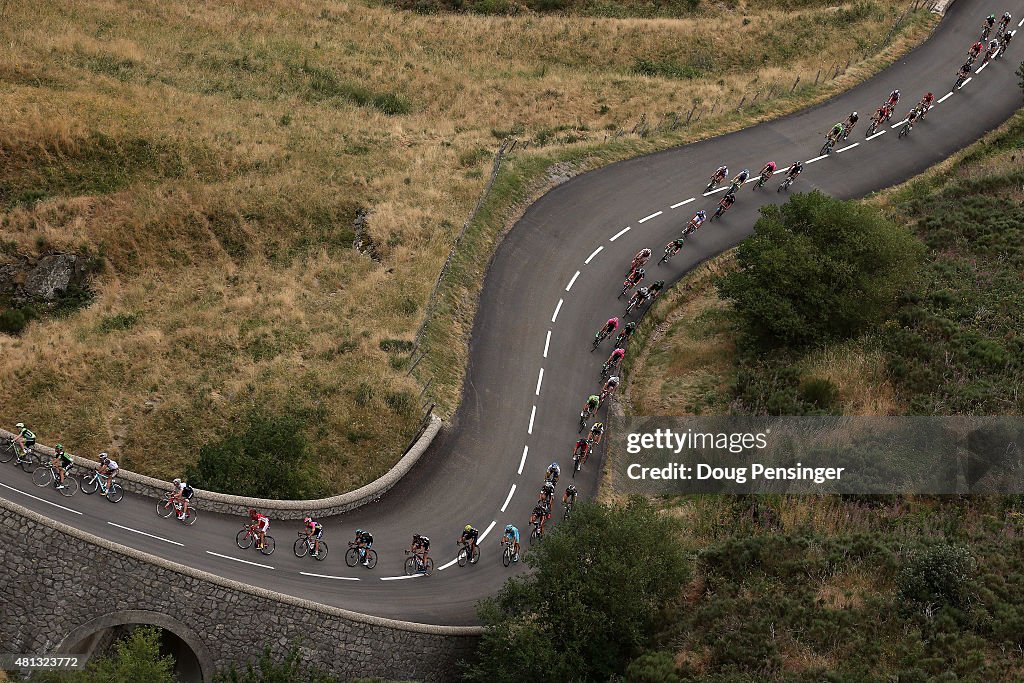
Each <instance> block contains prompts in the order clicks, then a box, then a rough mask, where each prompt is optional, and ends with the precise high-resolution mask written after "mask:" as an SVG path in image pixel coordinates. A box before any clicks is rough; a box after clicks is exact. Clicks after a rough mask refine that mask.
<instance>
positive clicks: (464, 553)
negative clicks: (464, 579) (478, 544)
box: [456, 546, 469, 567]
mask: <svg viewBox="0 0 1024 683" xmlns="http://www.w3.org/2000/svg"><path fill="white" fill-rule="evenodd" d="M456 559H457V560H458V562H459V566H460V567H465V566H466V564H467V563H468V562H469V551H468V550H466V546H462V547H461V548H459V554H458V555H457V556H456Z"/></svg>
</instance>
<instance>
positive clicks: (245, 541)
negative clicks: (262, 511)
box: [235, 524, 277, 555]
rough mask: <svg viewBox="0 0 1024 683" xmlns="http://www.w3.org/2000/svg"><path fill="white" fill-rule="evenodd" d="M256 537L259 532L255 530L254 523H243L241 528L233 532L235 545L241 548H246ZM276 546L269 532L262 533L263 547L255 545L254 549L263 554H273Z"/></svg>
mask: <svg viewBox="0 0 1024 683" xmlns="http://www.w3.org/2000/svg"><path fill="white" fill-rule="evenodd" d="M257 538H259V534H258V532H257V531H256V525H254V524H243V525H242V530H241V531H239V532H238V533H237V534H235V545H237V546H238V547H239V548H241V549H242V550H248V549H249V548H251V547H252V544H253V543H255V542H256V539H257ZM276 547H277V544H276V543H275V542H274V537H273V536H271V535H270V534H264V535H263V547H262V548H259V547H257V548H256V549H257V550H259V551H260V552H261V553H263V554H264V555H273V554H274V548H276Z"/></svg>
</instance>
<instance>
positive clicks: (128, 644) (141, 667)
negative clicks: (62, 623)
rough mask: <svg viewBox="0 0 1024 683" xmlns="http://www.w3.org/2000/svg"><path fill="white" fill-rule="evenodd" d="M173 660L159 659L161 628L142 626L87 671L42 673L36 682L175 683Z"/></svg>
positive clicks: (92, 661)
mask: <svg viewBox="0 0 1024 683" xmlns="http://www.w3.org/2000/svg"><path fill="white" fill-rule="evenodd" d="M175 680H176V678H175V676H174V657H171V656H169V655H168V656H164V657H161V656H160V629H158V628H156V627H153V626H141V627H139V628H136V629H133V630H132V632H131V633H130V634H129V635H128V636H127V637H126V638H124V639H123V640H121V641H118V643H117V646H116V648H115V652H114V654H113V655H110V656H103V657H98V658H96V659H93V660H91V661H90V662H89V664H88V665H87V667H86V669H85V671H75V672H56V671H40V672H37V673H35V674H34V675H33V676H32V681H33V682H34V683H129V682H130V681H146V683H174V681H175Z"/></svg>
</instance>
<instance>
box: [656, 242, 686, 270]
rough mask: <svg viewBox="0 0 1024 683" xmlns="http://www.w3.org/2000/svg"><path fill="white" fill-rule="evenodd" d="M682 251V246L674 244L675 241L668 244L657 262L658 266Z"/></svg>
mask: <svg viewBox="0 0 1024 683" xmlns="http://www.w3.org/2000/svg"><path fill="white" fill-rule="evenodd" d="M682 250H683V246H682V245H681V244H676V243H675V240H673V241H671V242H669V243H668V244H666V245H665V253H664V255H662V257H661V260H660V261H658V265H659V266H660V265H661V264H662V263H665V262H666V261H668V260H669V259H670V258H672V257H673V256H675V255H676V254H678V253H679V252H680V251H682Z"/></svg>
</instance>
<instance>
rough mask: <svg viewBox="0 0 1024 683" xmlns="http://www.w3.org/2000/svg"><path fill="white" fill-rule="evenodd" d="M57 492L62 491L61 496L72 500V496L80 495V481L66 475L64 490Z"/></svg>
mask: <svg viewBox="0 0 1024 683" xmlns="http://www.w3.org/2000/svg"><path fill="white" fill-rule="evenodd" d="M57 490H58V491H60V494H61V495H62V496H65V497H67V498H70V497H71V496H73V495H75V494H76V493H78V480H77V479H75V478H74V477H69V476H67V475H64V488H62V489H60V488H59V489H57Z"/></svg>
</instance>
